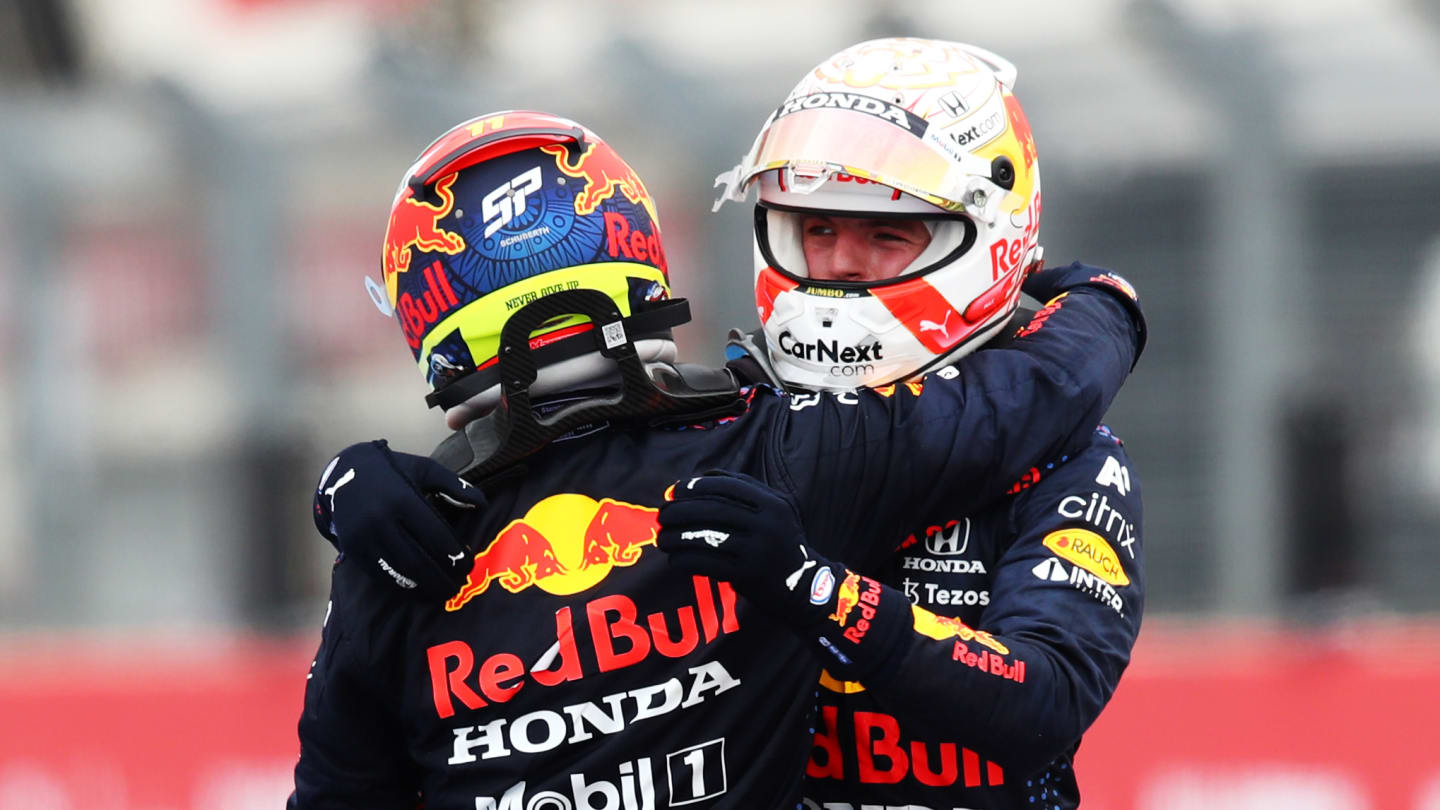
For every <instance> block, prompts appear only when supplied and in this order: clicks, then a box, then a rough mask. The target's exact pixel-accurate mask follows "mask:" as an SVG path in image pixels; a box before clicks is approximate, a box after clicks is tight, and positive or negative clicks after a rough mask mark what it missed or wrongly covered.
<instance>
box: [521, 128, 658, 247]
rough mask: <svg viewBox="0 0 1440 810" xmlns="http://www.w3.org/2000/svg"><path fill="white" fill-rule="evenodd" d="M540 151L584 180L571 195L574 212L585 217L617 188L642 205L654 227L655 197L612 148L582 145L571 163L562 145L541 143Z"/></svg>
mask: <svg viewBox="0 0 1440 810" xmlns="http://www.w3.org/2000/svg"><path fill="white" fill-rule="evenodd" d="M540 151H542V152H545V153H546V154H550V155H554V156H555V165H556V166H557V167H559V169H560V171H562V172H564V173H565V174H567V175H569V176H571V177H578V178H584V179H585V188H583V189H581V190H580V193H579V194H576V195H575V213H576V214H578V215H580V216H585V215H587V214H590V213H592V212H594V210H595V208H596V206H598V205H600V203H602V202H604V201H605V200H608V199H610V198H611V197H613V196H615V192H616V190H617V189H618V190H619V191H620V193H621V194H624V195H625V198H626V199H628V200H629V201H630V202H632V203H635V204H636V205H643V206H645V210H646V212H648V213H649V214H650V222H651V224H652V225H653V226H654V227H656V228H658V227H659V224H660V216H659V214H657V213H656V211H655V200H653V199H652V198H651V197H650V192H649V191H647V190H646V189H645V184H644V183H643V182H641V180H640V175H638V174H636V173H635V170H634V169H632V168H630V167H629V166H628V165H627V164H626V163H625V161H623V160H621V159H620V156H619V155H618V154H616V153H615V150H613V149H611V148H610V147H608V146H604V145H603V144H599V143H594V142H592V143H591V144H590V145H588V146H587V147H585V151H584V152H582V153H580V155H579V157H577V158H576V159H575V162H574V163H573V164H572V163H571V162H570V150H569V148H568V147H565V146H562V145H552V146H542V147H540Z"/></svg>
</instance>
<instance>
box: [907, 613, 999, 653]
mask: <svg viewBox="0 0 1440 810" xmlns="http://www.w3.org/2000/svg"><path fill="white" fill-rule="evenodd" d="M910 610H911V612H913V613H914V614H915V632H917V633H919V634H920V635H922V636H929V637H930V638H933V639H935V640H936V641H944V640H945V639H947V638H959V639H960V640H961V641H974V642H977V643H979V644H983V645H985V646H986V647H989V648H990V649H992V650H994V651H995V652H997V653H1000V654H1001V655H1009V654H1010V648H1009V647H1006V646H1005V645H1004V644H1001V643H1000V642H999V640H997V639H996V638H995V637H994V636H992V635H990V634H989V633H987V632H985V631H984V630H975V629H973V628H971V627H970V625H968V624H966V623H965V622H962V621H960V620H959V619H957V618H955V617H953V616H940V615H938V614H935V613H931V612H930V611H928V610H926V609H925V608H922V607H920V606H918V605H912V606H911V608H910Z"/></svg>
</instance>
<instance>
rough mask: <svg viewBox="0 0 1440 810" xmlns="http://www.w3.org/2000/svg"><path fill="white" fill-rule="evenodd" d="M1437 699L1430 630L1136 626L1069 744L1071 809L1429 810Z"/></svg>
mask: <svg viewBox="0 0 1440 810" xmlns="http://www.w3.org/2000/svg"><path fill="white" fill-rule="evenodd" d="M1150 625H1153V626H1150ZM1437 695H1440V627H1437V626H1436V625H1434V624H1418V623H1400V624H1389V625H1384V624H1374V623H1372V624H1368V625H1365V626H1354V627H1350V628H1346V629H1344V630H1316V631H1313V632H1304V633H1302V632H1294V631H1292V632H1284V631H1281V630H1279V629H1275V628H1261V627H1257V626H1255V625H1244V626H1242V625H1235V626H1229V627H1217V626H1213V625H1212V626H1203V625H1185V624H1176V623H1163V622H1153V623H1149V624H1147V626H1146V627H1145V628H1144V629H1143V630H1142V631H1141V635H1140V643H1139V644H1138V645H1137V647H1136V650H1135V655H1134V656H1133V662H1132V665H1131V668H1130V670H1129V671H1128V672H1127V673H1126V675H1125V678H1124V679H1123V680H1122V681H1121V684H1120V689H1119V691H1118V692H1117V693H1116V695H1115V698H1114V699H1113V700H1112V701H1111V703H1110V706H1109V707H1108V708H1107V709H1106V710H1105V713H1104V714H1103V715H1101V717H1100V720H1099V721H1097V722H1096V724H1095V726H1094V728H1092V729H1091V731H1090V733H1089V734H1087V735H1086V739H1085V742H1084V744H1083V746H1082V747H1081V749H1080V754H1079V756H1078V758H1077V762H1076V772H1077V773H1078V774H1080V777H1081V790H1082V792H1083V795H1082V799H1083V804H1084V806H1088V807H1096V808H1106V809H1107V810H1201V808H1204V810H1215V809H1216V808H1234V809H1235V810H1251V809H1252V808H1254V809H1255V810H1259V808H1292V807H1294V808H1300V807H1304V808H1318V809H1319V810H1440V697H1437Z"/></svg>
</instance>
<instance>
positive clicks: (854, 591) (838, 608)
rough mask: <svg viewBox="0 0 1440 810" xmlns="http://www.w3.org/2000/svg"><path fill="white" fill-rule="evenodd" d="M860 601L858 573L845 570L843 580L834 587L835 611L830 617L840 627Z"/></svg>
mask: <svg viewBox="0 0 1440 810" xmlns="http://www.w3.org/2000/svg"><path fill="white" fill-rule="evenodd" d="M859 603H860V575H859V574H856V573H852V572H850V571H848V570H847V571H846V572H845V581H844V582H841V583H840V587H838V588H836V589H835V612H834V613H831V614H830V618H831V619H833V620H834V622H835V623H836V624H838V625H840V626H841V627H844V626H845V621H846V620H847V619H849V618H850V611H852V610H854V609H855V606H856V605H858V604H859Z"/></svg>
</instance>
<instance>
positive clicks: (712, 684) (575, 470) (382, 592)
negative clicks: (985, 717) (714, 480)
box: [289, 284, 1142, 810]
mask: <svg viewBox="0 0 1440 810" xmlns="http://www.w3.org/2000/svg"><path fill="white" fill-rule="evenodd" d="M1141 329H1142V326H1141V324H1140V323H1139V312H1138V308H1136V305H1135V303H1134V302H1133V300H1131V299H1130V298H1128V297H1127V296H1125V295H1123V294H1121V293H1119V292H1118V291H1116V290H1114V289H1112V288H1110V287H1108V286H1107V285H1105V284H1085V285H1082V286H1079V287H1075V288H1074V289H1073V290H1072V291H1071V292H1070V294H1069V296H1068V297H1067V298H1066V299H1065V303H1064V306H1063V307H1061V308H1057V311H1055V312H1054V313H1053V314H1052V315H1051V316H1050V317H1049V319H1048V320H1047V321H1045V322H1044V324H1043V327H1041V328H1038V329H1036V330H1034V331H1033V332H1032V333H1031V334H1029V335H1027V336H1025V337H1022V338H1020V339H1018V340H1017V341H1016V342H1015V343H1014V344H1013V345H1012V346H1011V347H1010V348H1007V349H999V350H994V351H986V352H983V353H980V354H978V355H977V356H975V357H974V358H969V359H967V360H966V362H965V363H964V365H963V366H962V367H960V368H959V370H958V371H956V372H954V373H952V374H950V375H948V378H946V379H941V378H938V377H936V378H933V379H932V380H931V381H930V382H928V383H927V384H926V385H925V386H924V388H923V391H919V392H917V391H915V390H912V389H910V388H908V387H906V386H899V387H898V389H897V390H894V391H891V392H889V393H888V394H880V393H876V392H872V391H861V392H857V393H850V394H825V395H804V396H794V397H792V396H785V395H782V394H780V393H778V392H777V391H775V390H774V389H773V388H770V387H768V386H755V387H752V388H749V389H747V390H745V391H744V395H745V397H746V400H745V401H746V408H745V410H744V412H743V413H740V415H738V416H735V417H729V418H725V419H722V420H719V421H711V422H702V423H698V424H693V425H688V426H685V427H666V428H657V427H644V426H636V425H629V424H614V425H609V426H605V427H602V428H601V429H596V430H591V431H588V432H586V433H585V434H584V435H576V436H574V437H571V438H567V439H565V440H562V441H556V442H555V443H553V444H551V445H549V446H547V447H545V448H544V449H542V450H540V451H539V452H537V453H535V454H534V455H532V456H530V457H529V458H527V459H526V460H525V462H524V466H525V470H524V475H523V476H518V477H515V478H512V479H510V480H509V481H508V482H506V483H504V484H503V485H500V486H498V487H497V488H496V489H495V490H494V491H493V492H491V493H490V495H491V497H490V503H489V505H488V507H487V508H486V509H485V510H483V514H479V515H476V516H475V517H474V518H473V519H471V520H469V521H468V522H467V523H465V524H463V525H462V526H461V531H462V532H464V533H465V534H466V535H467V536H469V537H470V538H472V542H471V547H472V548H474V549H476V550H477V551H476V553H475V555H474V557H475V559H474V566H473V568H472V570H471V573H470V581H469V583H467V585H466V587H465V588H463V589H462V590H461V591H460V592H459V593H457V594H456V595H455V596H454V597H453V598H452V599H450V600H449V602H447V603H446V604H444V605H438V604H429V603H425V602H422V601H419V600H415V599H412V598H410V597H408V596H406V595H404V594H403V593H402V592H400V591H399V590H397V589H395V588H393V587H387V586H385V585H384V583H383V582H381V581H380V580H378V579H377V578H376V577H375V576H373V575H372V573H371V572H370V571H368V570H361V569H360V568H357V566H356V565H355V564H353V563H354V560H353V558H347V557H345V556H344V555H342V556H341V558H340V560H339V561H338V562H337V564H336V566H335V569H334V575H333V582H332V590H331V607H330V610H329V611H328V616H327V622H326V625H325V628H324V630H323V632H322V636H321V645H320V650H319V653H318V654H317V656H316V659H315V662H314V665H313V667H312V670H311V677H310V680H309V682H308V684H307V688H306V695H305V708H304V712H303V714H302V716H301V720H300V727H299V731H300V741H301V756H300V760H299V763H298V765H297V766H296V790H295V793H294V794H293V795H292V797H291V799H290V804H289V806H290V807H291V808H295V809H296V810H298V809H299V808H307V809H310V810H318V809H319V808H360V807H364V808H405V810H413V808H415V807H416V806H417V805H419V804H421V803H423V806H424V807H425V808H426V810H442V809H450V808H453V809H454V810H459V809H460V808H463V809H464V810H471V808H475V810H490V809H492V808H493V809H494V810H549V809H550V808H555V809H556V810H558V809H559V808H574V810H579V809H580V808H592V809H594V810H599V809H600V808H604V809H605V810H653V809H654V808H665V807H692V808H722V807H726V808H728V807H734V808H779V807H793V806H795V804H796V803H797V802H798V801H799V799H800V795H801V779H802V776H803V774H804V771H805V762H806V758H807V756H808V754H809V749H810V747H811V743H812V739H811V735H810V733H809V732H807V731H806V729H807V727H808V726H807V724H806V722H805V720H806V717H807V715H811V714H812V713H813V710H814V701H813V694H814V690H815V684H816V682H817V679H818V677H819V670H820V667H819V663H818V660H817V659H816V658H814V657H813V656H811V655H810V654H809V653H808V652H807V651H806V649H805V648H804V647H803V646H802V645H801V643H800V642H799V641H798V640H797V639H796V638H795V637H794V636H793V635H792V634H791V633H789V632H788V631H787V630H785V629H783V628H781V627H779V626H776V625H775V624H774V623H773V622H769V621H766V620H765V617H764V616H763V615H762V614H759V613H756V612H754V611H752V610H750V605H749V604H748V603H747V602H745V601H742V600H740V599H738V598H737V594H736V593H735V591H734V590H733V589H732V588H731V587H730V586H729V584H728V583H725V582H720V581H713V580H711V579H709V578H707V577H703V576H693V577H692V576H683V577H681V576H676V575H675V574H674V573H673V572H672V570H671V569H670V567H669V566H668V565H667V564H666V560H665V558H664V555H663V554H661V553H659V552H658V551H656V550H655V549H654V543H655V538H656V527H657V522H656V519H655V514H656V511H657V506H658V504H660V503H661V501H662V497H663V492H664V490H665V489H666V487H667V485H669V484H670V483H672V482H674V481H675V480H676V479H678V478H681V477H683V476H686V475H687V474H690V473H692V472H696V471H702V470H707V469H713V468H719V469H725V470H730V471H734V472H739V473H744V474H748V475H750V476H753V477H755V478H758V479H760V480H761V481H763V482H765V483H767V484H769V485H770V486H772V487H776V488H779V489H782V490H784V491H786V492H788V493H789V494H790V495H791V496H792V497H793V498H794V499H795V501H796V503H797V504H798V506H799V509H800V514H801V517H802V518H803V519H804V523H805V526H806V528H807V531H808V532H809V534H810V536H811V538H812V542H813V543H814V545H815V547H816V548H817V549H821V550H823V551H824V552H825V553H826V554H828V555H830V556H831V557H832V558H835V559H843V560H846V561H849V562H851V563H852V564H853V565H855V566H857V567H858V568H859V570H872V569H877V568H879V567H880V566H882V565H884V564H885V563H886V562H887V561H888V560H889V559H890V558H891V556H892V555H893V553H894V546H895V544H894V542H889V541H888V540H887V541H883V542H882V541H880V540H877V538H893V537H894V534H895V531H896V529H897V527H901V526H906V525H908V524H910V523H911V522H912V521H913V519H914V516H916V515H930V514H936V513H941V512H944V511H946V510H950V509H953V510H957V511H958V513H960V514H964V513H966V512H967V511H975V510H977V509H978V508H979V507H980V506H981V505H982V503H983V502H984V501H985V500H987V499H990V498H993V496H994V490H995V486H994V482H995V481H997V480H1016V479H1019V478H1020V477H1021V476H1022V475H1024V474H1025V473H1026V472H1027V471H1028V470H1029V469H1030V468H1031V467H1032V465H1035V464H1037V463H1043V460H1044V459H1047V458H1057V457H1060V456H1063V455H1065V454H1067V453H1075V452H1078V451H1079V450H1080V449H1081V448H1083V447H1084V446H1085V445H1086V443H1087V442H1088V441H1089V440H1090V434H1091V432H1092V430H1093V426H1094V425H1095V424H1097V423H1098V422H1099V420H1100V418H1101V416H1102V414H1103V413H1104V411H1105V409H1106V407H1107V406H1108V405H1109V403H1110V401H1111V400H1112V399H1113V397H1114V395H1115V394H1116V392H1117V391H1118V389H1119V387H1120V384H1121V382H1122V381H1123V380H1124V378H1125V376H1126V374H1127V373H1128V371H1129V369H1130V368H1131V366H1132V365H1133V362H1134V360H1135V358H1136V356H1137V352H1138V350H1139V345H1140V342H1141V340H1140V335H1141ZM1032 666H1043V664H1042V663H1040V662H1039V661H1038V659H1037V663H1035V664H1032ZM990 680H997V681H998V680H999V679H995V678H990ZM982 687H993V684H983V685H982ZM876 688H877V691H878V689H879V686H878V685H877V686H876ZM980 728H982V730H983V729H984V727H983V726H981V727H980Z"/></svg>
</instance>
